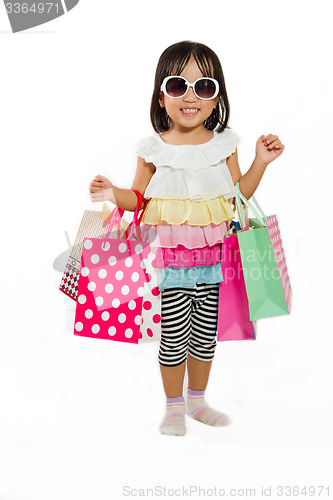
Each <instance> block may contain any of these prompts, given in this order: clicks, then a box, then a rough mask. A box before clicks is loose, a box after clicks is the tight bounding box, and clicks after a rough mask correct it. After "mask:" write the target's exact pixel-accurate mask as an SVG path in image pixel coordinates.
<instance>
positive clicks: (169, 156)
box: [136, 129, 241, 170]
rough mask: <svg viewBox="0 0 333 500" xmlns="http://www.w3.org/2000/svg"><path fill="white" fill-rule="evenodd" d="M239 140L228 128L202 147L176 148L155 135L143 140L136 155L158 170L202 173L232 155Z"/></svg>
mask: <svg viewBox="0 0 333 500" xmlns="http://www.w3.org/2000/svg"><path fill="white" fill-rule="evenodd" d="M240 141H241V139H240V137H239V136H238V135H237V134H236V133H235V132H234V131H233V130H232V129H225V130H224V131H223V132H222V133H220V134H218V133H217V132H216V131H214V136H213V137H212V138H211V139H210V140H209V141H207V142H204V143H202V144H195V145H194V144H182V145H174V144H168V143H166V142H164V141H163V139H162V138H161V137H160V135H159V134H157V133H156V132H154V134H153V135H152V136H150V137H148V138H146V139H143V140H142V141H140V143H139V144H138V146H137V149H136V151H137V154H138V155H139V156H140V157H142V158H144V159H145V160H146V161H147V162H148V163H153V164H154V165H155V167H156V168H158V167H165V166H168V167H171V168H175V169H184V170H199V169H201V168H208V167H210V166H212V165H217V164H218V163H219V162H220V161H222V160H224V159H225V158H227V157H228V156H230V155H231V154H232V153H234V152H235V150H236V147H237V146H238V144H239V143H240Z"/></svg>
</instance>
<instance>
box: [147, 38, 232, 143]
mask: <svg viewBox="0 0 333 500" xmlns="http://www.w3.org/2000/svg"><path fill="white" fill-rule="evenodd" d="M192 56H193V58H194V59H195V61H196V63H197V65H198V68H199V70H200V71H201V73H202V74H203V76H208V77H210V78H215V80H217V81H218V82H219V87H220V89H219V101H218V103H217V105H216V107H215V108H214V109H213V111H212V113H211V115H210V116H209V117H208V118H207V119H206V120H205V121H204V127H205V128H206V129H207V130H215V128H216V127H217V126H218V128H217V129H216V132H218V133H220V132H223V130H224V129H225V128H227V123H228V120H229V115H230V106H229V100H228V96H227V90H226V87H225V82H224V75H223V71H222V66H221V63H220V60H219V58H218V57H217V55H216V54H215V52H214V51H213V50H212V49H210V48H209V47H207V45H204V44H203V43H198V42H192V41H190V40H184V41H183V42H178V43H174V44H173V45H170V47H168V48H167V49H165V50H164V52H163V53H162V54H161V56H160V58H159V61H158V63H157V67H156V72H155V84H154V91H153V96H152V99H151V105H150V120H151V123H152V125H153V128H154V130H155V132H157V133H158V134H161V133H163V132H166V131H167V130H168V129H169V128H170V126H171V119H170V117H169V116H168V114H167V112H166V110H165V107H163V108H161V106H160V105H159V102H158V100H159V94H160V88H161V85H162V82H163V80H164V78H165V77H166V76H169V75H180V73H181V72H182V71H183V69H184V68H185V66H186V65H187V63H188V62H189V60H190V59H191V57H192ZM212 69H213V72H212ZM212 73H213V74H212ZM228 128H229V127H228Z"/></svg>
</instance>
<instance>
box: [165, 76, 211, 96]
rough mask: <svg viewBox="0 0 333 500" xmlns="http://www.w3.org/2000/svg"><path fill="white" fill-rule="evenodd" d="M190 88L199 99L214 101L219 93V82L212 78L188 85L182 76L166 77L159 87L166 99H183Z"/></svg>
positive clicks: (204, 78)
mask: <svg viewBox="0 0 333 500" xmlns="http://www.w3.org/2000/svg"><path fill="white" fill-rule="evenodd" d="M190 87H192V89H193V92H194V93H195V95H196V96H197V97H198V98H199V99H204V100H209V99H214V97H216V96H217V94H218V93H219V82H218V81H217V80H215V79H214V78H209V77H203V78H198V79H197V80H195V82H194V83H189V82H188V81H187V80H186V78H184V77H183V76H167V77H166V78H164V80H163V83H162V85H161V91H162V92H163V93H164V94H165V95H167V96H168V97H175V98H179V97H183V96H184V95H185V94H186V92H187V91H188V89H189V88H190Z"/></svg>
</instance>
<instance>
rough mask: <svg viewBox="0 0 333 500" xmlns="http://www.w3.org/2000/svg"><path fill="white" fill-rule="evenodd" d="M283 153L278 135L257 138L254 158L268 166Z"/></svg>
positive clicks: (282, 146)
mask: <svg viewBox="0 0 333 500" xmlns="http://www.w3.org/2000/svg"><path fill="white" fill-rule="evenodd" d="M283 151H284V145H283V144H281V141H280V139H279V136H278V135H273V134H268V135H267V136H266V135H262V136H260V137H259V139H258V140H257V143H256V158H257V159H258V160H260V161H261V162H263V163H265V164H266V165H268V164H269V163H271V162H272V161H273V160H275V159H276V158H277V157H278V156H280V155H281V154H282V153H283Z"/></svg>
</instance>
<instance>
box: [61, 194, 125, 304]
mask: <svg viewBox="0 0 333 500" xmlns="http://www.w3.org/2000/svg"><path fill="white" fill-rule="evenodd" d="M114 210H115V209H114ZM114 210H113V211H112V212H110V209H109V208H108V206H107V205H106V204H105V203H103V210H102V212H98V211H93V210H85V211H84V213H83V217H82V219H81V222H80V226H79V230H78V232H77V234H76V238H75V242H74V245H73V247H72V249H71V252H70V256H69V258H68V261H67V264H66V268H65V270H64V272H63V275H62V278H61V282H60V286H59V290H60V291H61V292H63V293H64V294H65V295H67V296H68V297H70V298H71V299H73V300H75V301H76V300H77V290H78V287H79V277H80V270H81V255H82V246H83V239H84V238H85V237H87V236H89V237H91V238H105V235H106V232H107V229H108V228H107V227H105V224H104V222H105V220H106V219H107V218H108V217H110V215H111V216H112V215H113V213H114ZM127 226H128V222H127V221H125V220H124V219H123V220H122V221H121V229H122V230H125V229H126V228H127ZM115 233H116V230H114V231H112V232H111V233H110V238H114V237H116V234H115Z"/></svg>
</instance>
